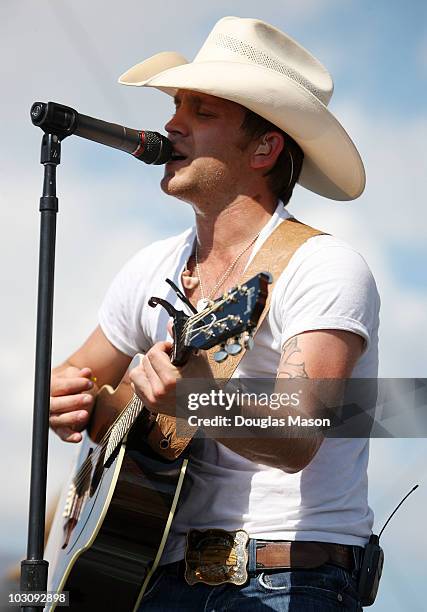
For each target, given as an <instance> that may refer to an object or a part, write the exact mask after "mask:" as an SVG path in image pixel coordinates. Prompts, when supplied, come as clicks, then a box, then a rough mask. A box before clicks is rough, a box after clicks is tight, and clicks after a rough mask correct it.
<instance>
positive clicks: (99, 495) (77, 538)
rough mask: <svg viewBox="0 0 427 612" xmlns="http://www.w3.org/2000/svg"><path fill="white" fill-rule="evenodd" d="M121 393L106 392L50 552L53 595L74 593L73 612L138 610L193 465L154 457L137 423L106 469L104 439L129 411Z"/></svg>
mask: <svg viewBox="0 0 427 612" xmlns="http://www.w3.org/2000/svg"><path fill="white" fill-rule="evenodd" d="M121 387H122V385H121V386H120V387H119V388H118V391H117V392H116V395H115V393H114V392H113V391H112V389H111V387H103V389H102V390H101V392H100V397H99V399H98V400H97V404H96V408H95V411H94V418H93V419H92V422H91V427H90V428H89V430H88V432H86V433H85V435H84V438H83V440H82V442H81V445H80V453H79V456H78V459H77V463H76V469H75V471H74V474H73V479H72V480H71V482H70V484H69V485H68V487H67V488H66V489H65V490H64V492H63V496H62V499H61V500H60V502H59V505H58V510H57V514H56V516H55V520H54V523H53V525H52V530H51V533H50V537H49V540H48V544H47V547H46V552H45V558H46V559H47V560H48V561H49V579H48V590H50V591H57V592H59V591H69V599H70V608H69V609H70V611H72V612H89V610H90V611H93V610H101V609H106V610H134V609H137V607H138V605H139V601H140V599H141V597H142V595H143V592H144V590H145V588H146V586H147V584H148V581H149V578H150V576H151V574H152V573H153V571H154V570H155V568H156V566H157V563H158V561H159V559H160V556H161V553H162V551H163V547H164V544H165V542H166V537H167V535H168V532H169V529H170V524H171V521H172V518H173V514H174V510H175V507H176V504H177V501H178V497H179V493H180V490H181V486H182V482H183V479H184V475H185V469H186V466H187V462H188V460H187V459H185V458H183V457H180V458H178V459H176V460H175V461H173V462H171V461H166V460H163V459H162V458H161V457H159V456H158V455H157V454H155V453H154V452H153V451H152V450H151V449H150V448H149V447H148V445H146V444H145V443H144V442H143V440H142V439H141V437H140V432H139V423H138V420H137V421H136V422H135V424H134V425H133V426H132V428H131V430H130V432H129V433H128V435H127V437H126V438H127V439H126V440H125V441H123V442H121V444H120V445H119V447H118V448H117V450H116V451H115V452H114V454H113V456H112V458H111V460H110V461H108V463H107V466H106V467H101V466H102V463H103V452H102V446H101V445H100V444H99V441H100V440H101V438H102V435H103V432H104V431H105V429H106V428H107V427H108V426H109V425H110V424H111V422H112V420H114V417H115V416H117V410H118V406H119V405H120V404H121V407H122V408H123V406H124V403H123V388H121ZM100 400H101V401H100ZM107 413H109V414H107ZM106 417H109V418H106ZM101 423H102V426H101V425H100V424H101ZM92 457H94V458H95V457H97V459H96V460H95V461H91V458H92ZM88 458H89V461H88ZM97 464H98V465H97ZM79 473H81V477H80V478H78V486H77V490H76V485H75V480H76V476H75V475H76V474H79ZM73 481H74V482H73ZM67 498H68V499H67ZM64 509H65V513H66V514H68V515H69V516H68V517H65V518H64V516H63V510H64ZM54 608H55V605H54V604H52V605H51V606H48V607H46V610H53V609H54Z"/></svg>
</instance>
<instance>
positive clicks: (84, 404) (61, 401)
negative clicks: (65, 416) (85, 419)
mask: <svg viewBox="0 0 427 612" xmlns="http://www.w3.org/2000/svg"><path fill="white" fill-rule="evenodd" d="M94 402H95V398H94V397H93V395H89V394H88V393H81V394H79V395H64V397H51V399H50V412H51V414H61V413H66V412H71V411H73V410H78V409H79V408H80V409H85V408H92V407H93V404H94Z"/></svg>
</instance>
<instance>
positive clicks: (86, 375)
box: [49, 366, 97, 442]
mask: <svg viewBox="0 0 427 612" xmlns="http://www.w3.org/2000/svg"><path fill="white" fill-rule="evenodd" d="M91 377H92V370H91V369H90V368H82V369H79V368H76V367H73V366H70V367H67V368H61V369H60V370H59V371H55V370H54V371H53V372H52V380H51V387H50V389H51V390H50V393H51V397H50V419H49V423H50V426H51V428H52V429H53V431H54V432H55V433H56V434H57V435H58V436H59V437H60V438H61V440H64V441H65V442H80V440H81V439H82V434H81V433H80V432H81V431H83V430H84V429H85V428H86V426H87V424H88V421H89V417H90V414H91V412H92V409H93V406H94V403H95V392H96V390H97V387H96V385H95V384H94V383H93V382H92V380H90V379H91Z"/></svg>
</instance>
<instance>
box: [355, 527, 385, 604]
mask: <svg viewBox="0 0 427 612" xmlns="http://www.w3.org/2000/svg"><path fill="white" fill-rule="evenodd" d="M383 564H384V552H383V549H382V548H381V546H380V545H379V536H377V535H375V534H374V533H373V534H372V535H371V537H370V538H369V542H368V543H367V545H366V546H365V550H364V554H363V561H362V566H361V568H360V574H359V586H358V591H359V597H360V602H361V604H362V606H371V605H372V604H373V603H374V601H375V598H376V596H377V592H378V586H379V584H380V578H381V574H382V571H383Z"/></svg>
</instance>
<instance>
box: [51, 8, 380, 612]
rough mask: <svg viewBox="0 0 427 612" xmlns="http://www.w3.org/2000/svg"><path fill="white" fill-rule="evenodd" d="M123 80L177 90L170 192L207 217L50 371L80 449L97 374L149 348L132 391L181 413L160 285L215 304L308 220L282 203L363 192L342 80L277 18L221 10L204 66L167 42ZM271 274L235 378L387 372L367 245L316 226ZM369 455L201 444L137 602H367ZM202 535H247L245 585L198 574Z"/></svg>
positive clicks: (213, 607)
mask: <svg viewBox="0 0 427 612" xmlns="http://www.w3.org/2000/svg"><path fill="white" fill-rule="evenodd" d="M120 83H122V84H125V85H134V86H143V87H155V88H158V89H160V90H161V91H163V92H165V93H166V94H168V95H170V96H172V97H173V100H174V104H175V112H174V114H173V116H172V118H171V119H170V120H169V121H168V123H167V124H166V126H165V129H166V131H167V133H168V137H169V139H170V141H171V142H172V144H173V151H174V155H173V158H172V160H171V161H169V162H168V163H167V164H166V167H165V173H164V176H163V178H162V181H161V188H162V190H163V191H164V192H165V193H167V194H168V195H171V196H173V197H175V198H178V199H180V200H183V201H184V202H187V203H189V204H190V205H191V206H192V208H193V211H194V215H195V225H194V227H193V228H191V229H189V230H187V231H185V232H184V233H182V234H180V235H179V236H172V237H170V238H167V239H166V240H162V241H159V242H155V243H153V244H151V245H149V246H148V247H145V248H143V249H142V250H141V251H140V252H138V253H137V254H136V255H135V256H134V257H133V258H132V259H131V260H130V261H129V262H128V263H127V264H126V265H125V266H124V267H123V269H122V270H121V272H120V273H119V274H118V275H117V277H116V278H115V279H114V281H113V283H112V285H111V287H110V289H109V291H108V293H107V295H106V297H105V300H104V302H103V304H102V306H101V309H100V314H99V325H98V327H96V329H95V331H94V332H93V333H92V335H91V336H90V337H89V338H88V339H87V340H86V342H85V343H84V344H83V346H82V347H81V348H79V349H78V350H77V351H76V352H75V353H74V354H72V355H71V356H70V358H69V359H68V360H67V361H66V362H65V363H64V364H62V365H61V366H59V367H57V368H56V369H55V370H54V372H53V376H52V399H51V418H50V423H51V427H52V428H53V429H54V430H55V431H56V433H57V434H58V435H59V436H60V437H61V438H62V439H63V440H65V441H68V442H79V441H80V440H81V438H82V435H81V433H80V432H81V431H82V430H83V429H84V428H85V427H86V425H87V423H88V419H89V416H90V413H91V409H92V407H93V390H94V389H93V387H94V383H93V381H92V379H93V378H95V377H96V381H97V383H96V384H97V385H99V386H101V385H102V384H104V383H108V384H110V385H113V386H115V385H117V384H118V383H119V382H120V380H121V379H122V377H123V375H124V373H125V371H126V369H127V368H128V366H129V364H130V362H131V360H132V358H133V357H134V356H135V354H137V353H142V354H143V355H144V357H143V359H142V361H141V363H140V365H138V366H137V367H136V368H134V369H133V370H132V371H131V373H130V377H131V381H132V383H133V385H134V388H135V391H136V393H137V394H138V395H139V397H140V398H141V399H142V400H143V401H144V404H145V405H146V406H147V407H148V408H150V409H151V410H152V411H153V412H155V413H162V414H165V415H170V416H173V415H175V405H174V394H175V388H176V381H177V380H179V379H180V378H182V377H185V376H186V368H185V367H184V368H182V369H181V368H177V367H175V366H174V365H172V364H171V361H170V349H171V337H170V335H169V333H168V328H167V316H166V313H165V312H164V311H163V312H162V310H161V309H159V308H158V309H150V308H149V307H148V305H147V302H148V300H149V298H150V297H151V296H152V295H163V296H164V295H166V294H167V295H168V299H170V296H171V294H170V292H168V293H166V292H167V291H168V290H169V288H168V287H167V286H166V285H165V282H164V280H165V278H170V279H172V280H174V281H175V282H176V283H177V284H178V285H179V286H181V287H182V288H183V290H184V291H185V293H186V295H187V297H188V299H189V300H190V301H191V302H192V304H193V305H194V306H195V307H197V309H198V310H201V309H202V308H203V307H204V306H205V305H206V304H208V303H209V301H210V300H213V299H215V298H217V297H219V296H220V295H222V294H223V292H224V291H225V290H226V289H228V288H230V287H232V286H234V285H237V284H238V283H239V281H240V279H241V278H242V275H243V273H244V271H245V270H246V269H247V267H248V265H249V264H250V262H251V261H252V259H253V258H254V256H255V255H256V253H258V252H260V251H261V250H262V248H263V244H264V243H265V242H266V240H268V238H269V236H270V235H272V233H273V232H274V231H275V230H276V229H277V228H278V227H279V226H280V225H281V224H282V223H286V224H288V225H290V226H295V225H298V224H295V223H289V219H290V218H291V215H290V214H289V212H288V211H287V210H286V205H287V203H288V202H289V200H290V198H291V196H292V192H293V189H294V186H295V183H296V182H298V183H299V184H300V185H301V186H302V187H305V188H307V189H309V190H311V191H312V192H314V193H316V194H319V195H321V196H324V197H326V198H330V199H333V200H352V199H355V198H357V197H358V196H360V194H361V193H362V191H363V189H364V185H365V174H364V169H363V164H362V161H361V159H360V156H359V154H358V152H357V150H356V148H355V146H354V144H353V142H352V141H351V139H350V137H349V136H348V134H347V133H346V132H345V130H344V128H343V127H342V126H341V124H340V123H339V122H338V120H337V119H336V118H335V117H334V116H333V115H332V114H331V113H330V112H329V111H328V109H327V104H328V102H329V100H330V97H331V95H332V91H333V83H332V78H331V76H330V74H329V73H328V71H327V70H326V68H325V67H324V66H323V65H322V64H321V63H320V62H319V61H318V60H317V59H316V58H315V57H313V56H312V55H311V54H310V53H309V52H308V51H307V50H306V49H304V48H303V47H302V46H300V45H299V44H298V43H297V42H295V41H294V40H293V39H292V38H290V37H289V36H288V35H286V34H284V33H282V32H280V31H279V30H277V29H276V28H274V27H273V26H271V25H269V24H267V23H264V22H262V21H259V20H256V19H242V18H236V17H226V18H224V19H221V20H220V21H219V22H218V23H217V24H216V25H215V27H214V28H213V30H212V32H211V33H210V34H209V36H208V38H207V40H206V42H205V43H204V45H203V47H202V48H201V50H200V51H199V53H198V54H197V56H196V57H195V59H194V60H193V62H187V60H185V58H184V57H182V56H181V55H180V54H178V53H171V52H165V53H159V54H157V55H155V56H153V57H151V58H150V59H148V60H146V61H144V62H142V63H140V64H137V65H135V66H134V67H133V68H131V69H130V70H128V71H127V72H126V73H124V74H123V75H122V76H121V78H120ZM172 204H173V203H172V202H171V205H172ZM285 236H286V234H285ZM284 246H286V245H284ZM280 248H281V246H280V245H278V246H277V249H278V251H279V250H280ZM260 271H261V270H260ZM274 281H275V284H274V288H273V293H272V298H271V303H270V307H269V310H268V313H267V315H266V317H265V319H264V321H263V323H262V325H261V326H260V328H259V330H258V331H257V334H256V335H255V338H254V340H255V344H254V347H253V349H252V350H251V351H248V352H247V353H246V354H245V356H244V357H243V359H242V360H241V362H240V363H239V365H238V367H237V369H236V371H235V372H234V374H233V376H234V377H236V378H272V379H275V378H276V377H277V378H279V379H281V378H282V379H288V378H295V377H300V378H304V379H307V378H308V379H323V378H338V379H341V378H350V377H360V378H375V377H376V376H377V368H378V350H377V345H378V312H379V296H378V293H377V289H376V286H375V281H374V279H373V277H372V275H371V272H370V270H369V268H368V267H367V265H366V263H365V261H364V259H363V258H362V257H361V255H360V254H359V253H357V252H356V251H355V250H354V249H353V248H352V247H351V246H349V245H347V244H346V243H344V242H343V241H341V240H339V239H337V238H335V237H333V236H330V235H326V234H320V233H317V234H313V235H312V236H311V237H309V238H308V239H306V240H304V241H302V242H301V244H300V245H299V246H298V248H297V249H296V250H295V252H294V253H293V255H292V257H291V259H290V261H289V263H288V264H287V266H286V267H285V269H284V270H283V271H282V272H281V274H280V275H279V277H278V278H275V279H274ZM180 307H181V308H182V304H180ZM197 360H200V362H202V361H203V358H202V357H201V356H199V357H194V358H193V359H192V360H191V361H192V362H193V365H194V364H195V365H194V367H195V369H196V371H197ZM367 463H368V440H366V439H361V438H355V439H347V438H345V439H344V438H325V439H319V438H312V437H309V436H308V437H306V438H304V439H302V440H301V439H300V440H297V439H284V440H277V439H275V440H271V439H268V438H259V439H258V440H249V439H246V438H241V439H239V440H236V439H234V438H233V439H228V440H227V439H221V443H220V442H218V441H217V440H215V439H210V438H205V439H203V442H202V443H200V441H198V443H197V444H195V445H194V448H193V451H192V458H191V461H190V463H189V467H188V475H187V479H186V482H185V490H186V494H185V496H184V497H183V501H182V503H181V505H180V506H179V508H178V511H177V513H176V515H175V517H174V520H173V523H172V528H171V532H170V535H169V538H168V541H167V543H166V547H165V550H164V552H163V556H162V559H161V562H160V567H159V569H158V570H156V572H155V574H154V576H153V578H152V580H151V583H150V585H149V587H148V590H147V591H146V593H145V594H144V596H143V598H142V602H141V610H143V611H144V612H145V611H147V612H149V611H153V612H154V611H156V612H160V611H166V610H167V611H172V610H183V611H184V610H185V611H188V610H206V611H208V610H209V611H211V612H213V611H219V610H245V611H248V612H249V611H252V610H253V611H258V610H264V609H265V610H267V609H268V610H280V611H288V610H289V611H290V610H292V611H293V612H299V611H301V612H302V611H304V612H310V611H314V610H321V611H325V612H328V611H331V612H332V611H334V610H343V609H344V610H354V611H356V610H361V605H360V601H359V598H358V595H357V578H358V569H359V565H360V554H361V551H362V550H363V547H364V545H365V544H366V542H367V540H368V538H369V536H370V534H371V528H372V523H373V514H372V511H371V509H370V508H369V506H368V503H367ZM195 529H196V530H200V531H204V530H208V529H214V530H215V529H217V530H226V531H227V532H230V533H231V532H235V531H236V530H244V531H245V532H246V533H247V534H248V536H249V546H248V554H249V560H248V566H247V571H248V579H247V581H246V582H245V584H243V585H240V586H236V585H235V584H232V583H231V581H228V580H227V579H225V580H224V582H223V583H222V584H220V585H212V584H209V580H203V579H201V580H200V581H199V583H198V584H191V585H190V584H188V582H187V581H186V579H185V576H184V574H185V570H186V567H185V561H184V557H185V550H186V542H187V539H188V534H189V533H191V530H195Z"/></svg>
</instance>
